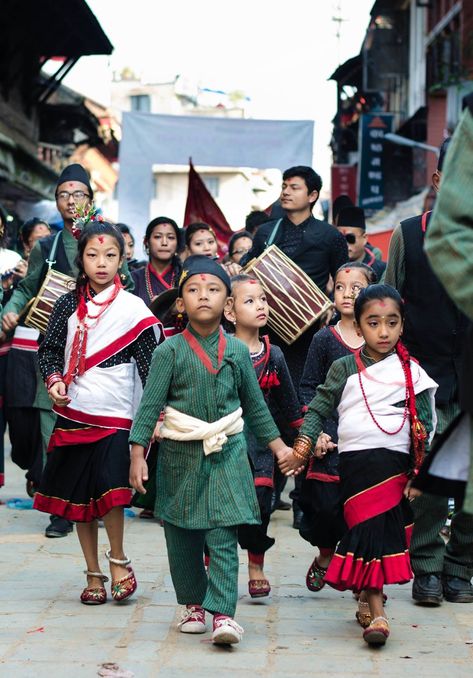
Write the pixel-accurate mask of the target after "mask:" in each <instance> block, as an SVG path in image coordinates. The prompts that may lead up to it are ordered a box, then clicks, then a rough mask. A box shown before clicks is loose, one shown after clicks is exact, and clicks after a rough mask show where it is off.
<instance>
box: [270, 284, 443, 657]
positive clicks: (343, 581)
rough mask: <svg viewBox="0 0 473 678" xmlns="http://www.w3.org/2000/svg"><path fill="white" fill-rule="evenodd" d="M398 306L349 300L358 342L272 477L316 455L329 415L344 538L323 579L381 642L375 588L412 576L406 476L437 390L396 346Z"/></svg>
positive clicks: (338, 364)
mask: <svg viewBox="0 0 473 678" xmlns="http://www.w3.org/2000/svg"><path fill="white" fill-rule="evenodd" d="M403 317H404V308H403V302H402V300H401V297H400V296H399V294H398V293H397V292H396V290H394V288H392V287H389V286H388V285H370V286H369V287H367V288H366V289H364V290H362V291H361V292H360V294H359V296H358V298H357V299H356V301H355V319H356V327H357V330H358V331H359V333H360V336H363V338H364V340H365V344H364V346H363V347H362V348H361V349H360V350H359V351H357V352H356V353H355V354H354V355H349V356H346V357H345V358H340V360H336V361H335V362H334V363H333V365H332V366H331V368H330V370H329V372H328V375H327V379H326V380H325V383H324V384H323V385H321V386H319V388H318V389H317V392H316V395H315V397H314V399H313V400H312V402H311V403H310V405H309V408H308V411H307V414H306V417H305V420H304V423H303V425H302V427H301V431H300V434H299V436H298V437H297V438H296V441H295V443H294V449H293V453H292V454H290V453H289V454H288V456H287V457H286V458H285V459H284V460H283V461H281V462H280V466H281V470H282V471H284V472H286V473H290V472H294V471H296V472H297V471H298V470H299V468H300V466H301V464H306V463H307V461H308V460H309V458H310V456H311V454H312V449H313V447H314V444H315V456H317V457H323V456H324V455H325V452H324V450H323V449H321V448H320V446H318V445H317V444H316V443H317V439H318V436H319V434H320V433H321V431H322V429H323V422H324V420H325V419H326V417H328V416H330V415H331V413H332V412H333V410H334V409H336V410H337V413H338V449H339V453H340V464H339V473H340V491H341V499H342V502H343V508H344V518H345V522H346V525H347V528H348V529H347V532H346V533H345V534H344V536H343V537H342V538H341V540H340V542H339V544H338V546H337V548H336V551H335V554H334V556H333V558H332V560H331V562H330V565H329V567H328V570H327V574H326V575H325V581H326V582H327V583H328V584H330V585H331V586H333V587H334V588H336V589H338V590H340V591H344V590H346V589H351V590H352V591H354V592H355V593H357V594H360V596H361V597H362V599H365V600H366V602H367V604H368V607H369V613H370V617H371V622H370V624H369V626H368V627H367V628H366V629H365V630H364V632H363V638H364V640H365V641H366V642H367V643H369V644H372V645H384V643H385V642H386V639H387V637H388V636H389V623H388V620H387V618H386V616H385V613H384V608H383V586H384V585H385V584H404V583H406V582H408V581H409V580H410V579H411V577H412V571H411V566H410V560H409V550H408V549H409V538H410V532H411V529H412V515H411V511H410V506H409V502H408V501H407V498H408V497H409V494H410V483H409V477H410V475H411V474H412V473H413V472H414V471H415V469H416V468H418V466H419V465H420V463H421V461H422V457H423V453H424V449H425V444H426V442H427V436H428V434H429V433H432V431H433V429H434V427H435V405H434V394H435V390H436V387H437V384H436V383H435V382H434V381H432V379H430V377H429V376H428V375H427V374H426V372H425V371H424V370H423V369H422V368H421V367H420V365H418V364H417V363H416V362H415V361H413V360H411V359H410V357H409V354H408V352H407V350H406V349H405V347H404V346H403V344H402V343H401V342H400V336H401V334H402V327H403Z"/></svg>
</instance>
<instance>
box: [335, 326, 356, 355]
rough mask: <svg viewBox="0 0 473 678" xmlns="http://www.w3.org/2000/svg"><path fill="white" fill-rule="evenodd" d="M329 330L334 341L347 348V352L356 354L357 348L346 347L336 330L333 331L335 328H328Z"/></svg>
mask: <svg viewBox="0 0 473 678" xmlns="http://www.w3.org/2000/svg"><path fill="white" fill-rule="evenodd" d="M329 330H330V332H331V333H332V334H333V336H334V337H335V339H336V340H337V341H338V343H339V344H341V345H342V346H345V348H347V349H348V350H349V351H351V353H356V351H358V350H359V349H357V348H352V347H351V346H348V344H347V343H345V342H344V341H343V339H342V338H341V336H340V335H339V334H338V332H337V330H336V329H335V327H334V326H333V325H330V326H329Z"/></svg>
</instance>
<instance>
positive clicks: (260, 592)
mask: <svg viewBox="0 0 473 678" xmlns="http://www.w3.org/2000/svg"><path fill="white" fill-rule="evenodd" d="M270 592H271V585H270V583H269V581H268V580H267V579H250V581H249V582H248V593H249V594H250V596H251V597H252V598H265V597H266V596H269V594H270Z"/></svg>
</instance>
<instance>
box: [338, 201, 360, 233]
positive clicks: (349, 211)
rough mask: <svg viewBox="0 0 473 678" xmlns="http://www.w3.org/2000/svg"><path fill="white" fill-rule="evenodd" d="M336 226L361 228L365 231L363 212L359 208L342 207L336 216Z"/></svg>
mask: <svg viewBox="0 0 473 678" xmlns="http://www.w3.org/2000/svg"><path fill="white" fill-rule="evenodd" d="M337 226H338V227H339V228H340V226H347V228H362V229H363V230H364V231H366V222H365V212H364V210H362V209H361V207H344V208H343V209H342V210H340V212H339V214H338V223H337Z"/></svg>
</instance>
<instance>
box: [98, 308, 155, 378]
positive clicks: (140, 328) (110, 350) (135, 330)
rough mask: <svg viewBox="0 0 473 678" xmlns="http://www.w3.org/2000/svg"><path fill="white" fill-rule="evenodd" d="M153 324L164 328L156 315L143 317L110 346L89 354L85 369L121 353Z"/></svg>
mask: <svg viewBox="0 0 473 678" xmlns="http://www.w3.org/2000/svg"><path fill="white" fill-rule="evenodd" d="M153 325H159V326H160V328H161V331H162V330H163V326H162V325H161V323H160V322H159V320H158V319H157V318H155V317H154V316H153V317H149V318H143V320H140V322H139V323H138V324H137V325H135V326H134V327H132V328H131V330H128V332H125V334H124V335H123V336H121V337H118V339H115V341H112V343H111V344H109V345H108V346H105V348H102V349H101V350H100V351H97V353H94V354H93V355H91V356H89V357H88V358H87V359H86V361H85V369H86V370H90V368H91V367H96V366H97V365H100V363H103V362H104V360H108V358H111V357H112V356H113V355H115V354H116V353H119V352H120V351H122V350H123V349H124V348H126V347H127V346H129V345H130V344H131V343H133V342H134V341H135V339H136V338H137V337H139V336H140V334H141V333H142V332H144V331H145V330H147V329H148V327H152V326H153Z"/></svg>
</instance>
